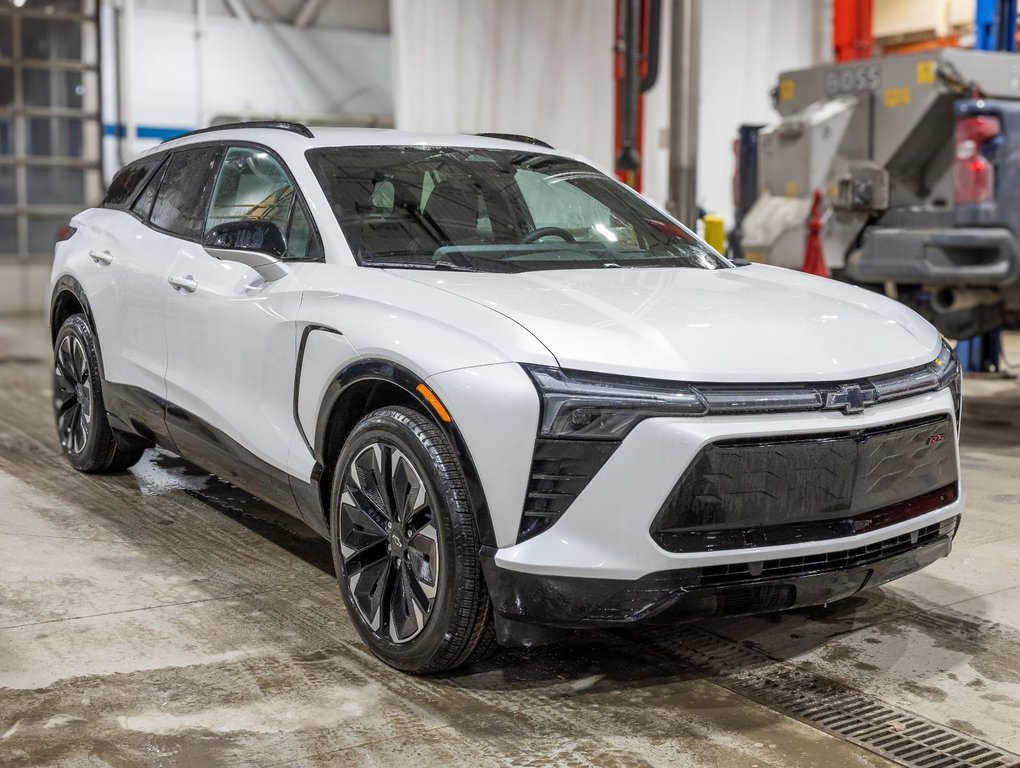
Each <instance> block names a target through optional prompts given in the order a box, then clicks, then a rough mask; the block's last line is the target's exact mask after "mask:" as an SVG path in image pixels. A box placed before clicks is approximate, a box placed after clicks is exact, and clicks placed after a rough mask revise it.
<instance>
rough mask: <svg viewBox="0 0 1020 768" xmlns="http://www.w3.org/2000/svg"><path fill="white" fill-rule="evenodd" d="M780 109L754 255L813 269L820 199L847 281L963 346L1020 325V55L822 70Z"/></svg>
mask: <svg viewBox="0 0 1020 768" xmlns="http://www.w3.org/2000/svg"><path fill="white" fill-rule="evenodd" d="M774 101H775V106H776V109H777V111H778V112H779V115H780V120H779V121H778V122H777V123H775V124H773V125H769V126H766V127H765V128H762V129H761V130H760V131H759V132H758V134H757V136H756V140H757V146H758V166H757V168H758V184H757V190H756V191H757V195H756V199H755V200H754V202H753V204H752V205H750V208H749V209H748V210H747V213H746V214H745V215H744V216H742V217H741V221H740V222H739V224H740V226H739V237H740V242H739V248H740V253H741V255H743V256H744V257H745V258H748V259H750V260H752V261H763V262H767V263H770V264H776V265H779V266H784V267H791V268H795V269H800V268H801V267H802V265H803V263H804V255H805V241H806V237H807V226H808V220H809V216H810V211H811V205H812V199H813V196H814V194H815V192H816V191H819V192H820V193H821V200H822V209H821V214H822V215H821V225H822V226H821V233H820V238H821V244H822V250H823V253H824V259H825V263H826V265H827V266H828V269H829V271H830V272H831V273H832V275H833V276H834V277H837V278H840V279H843V280H847V281H850V282H854V283H857V284H860V285H865V286H868V287H872V288H874V289H876V290H881V291H883V292H885V293H886V294H888V295H889V296H892V297H894V298H898V299H899V300H900V301H902V302H904V303H906V304H908V305H909V306H911V307H913V308H914V309H916V310H917V311H918V312H920V313H921V314H922V315H924V316H925V317H926V318H928V319H929V320H930V321H931V322H932V323H934V324H935V325H936V327H938V329H939V330H940V331H942V332H943V333H944V334H946V335H947V336H951V337H954V338H966V337H970V336H975V335H977V334H980V333H984V332H986V331H989V330H991V329H994V328H998V327H1000V326H1002V325H1003V324H1004V322H1005V320H1006V317H1007V315H1008V314H1010V313H1013V314H1014V315H1020V240H1018V237H1020V55H1018V54H1013V53H1005V52H993V51H981V50H967V49H961V48H943V49H937V50H931V51H925V52H922V53H913V54H907V55H899V56H885V57H878V58H872V59H863V60H856V61H851V62H844V63H836V64H828V65H823V66H817V67H813V68H810V69H802V70H796V71H791V72H785V73H783V74H781V75H780V77H779V83H778V85H777V87H776V89H775V92H774ZM746 202H747V201H744V203H745V204H746ZM739 203H740V201H738V207H740V206H739Z"/></svg>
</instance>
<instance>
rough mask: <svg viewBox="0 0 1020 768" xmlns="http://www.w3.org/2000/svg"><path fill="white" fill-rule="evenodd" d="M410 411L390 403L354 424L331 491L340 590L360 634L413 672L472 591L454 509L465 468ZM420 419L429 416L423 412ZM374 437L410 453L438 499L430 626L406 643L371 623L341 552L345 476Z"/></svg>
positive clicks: (434, 650) (433, 652)
mask: <svg viewBox="0 0 1020 768" xmlns="http://www.w3.org/2000/svg"><path fill="white" fill-rule="evenodd" d="M410 413H417V412H410V411H407V410H406V409H399V410H398V409H390V408H387V409H382V410H380V411H376V412H375V413H372V414H369V416H367V417H366V418H365V419H363V420H362V421H361V422H360V423H359V424H358V425H357V426H356V427H355V428H354V430H353V431H352V432H351V434H350V436H349V437H348V439H347V441H346V442H345V443H344V447H343V449H342V450H341V452H340V456H339V458H338V460H337V463H336V467H335V471H334V473H333V487H332V489H331V493H330V531H331V535H330V543H331V546H332V549H333V562H334V565H335V567H336V576H337V581H338V582H339V584H340V592H341V594H342V595H343V598H344V603H345V604H346V606H347V610H348V612H349V613H350V615H351V619H352V621H353V622H354V626H355V628H356V629H357V630H358V634H359V635H361V637H362V639H363V640H364V641H365V643H366V644H367V645H368V646H369V647H370V648H372V650H373V651H374V652H375V653H376V654H377V655H378V656H379V657H380V658H382V659H383V660H384V661H385V662H386V663H387V664H390V665H391V666H394V667H396V668H398V669H402V670H405V671H411V672H413V671H418V670H420V669H422V668H425V667H427V666H428V665H429V663H430V661H431V660H432V659H433V658H435V657H436V656H437V654H439V653H440V652H441V651H442V649H443V646H444V645H445V643H446V641H447V640H448V629H449V627H451V626H452V625H453V624H454V617H455V616H456V613H457V607H458V606H457V602H458V599H462V598H465V597H468V596H466V595H460V594H459V590H458V589H457V585H458V583H459V582H460V579H459V574H458V570H459V563H458V562H457V547H456V545H455V536H456V532H455V531H454V525H453V515H452V514H451V507H453V506H456V505H463V504H464V503H465V502H464V500H460V499H458V498H457V497H456V495H455V494H454V492H453V488H452V483H451V475H452V474H454V473H460V472H461V469H460V467H459V466H456V465H454V466H449V463H448V462H446V461H444V460H443V457H442V456H440V455H439V454H438V453H437V452H436V451H435V450H434V449H432V448H430V447H428V446H427V445H425V444H423V443H422V441H421V440H420V439H419V436H418V434H419V433H417V432H416V431H415V430H414V429H413V428H412V427H411V426H409V423H408V422H410V420H411V419H410V418H408V414H410ZM421 418H427V417H425V416H423V415H422V416H421ZM374 442H386V443H389V444H391V445H393V446H394V447H396V448H397V449H398V450H400V451H401V452H402V453H404V455H405V456H407V457H408V458H410V459H411V460H412V461H413V462H414V463H415V468H416V469H417V470H418V473H419V474H420V475H421V478H422V481H423V482H424V483H425V485H426V489H427V491H428V493H429V494H430V496H431V498H432V499H433V500H434V505H433V506H434V509H433V524H434V525H435V527H436V533H437V538H438V545H439V553H440V567H439V583H438V585H437V589H436V598H435V602H434V604H433V607H432V612H431V613H430V614H429V617H428V620H427V621H426V623H425V627H424V628H423V629H422V631H421V632H420V633H419V634H418V635H417V636H416V637H415V638H414V639H412V640H410V641H409V642H406V643H394V642H393V641H392V640H390V639H389V638H388V637H380V636H379V635H377V634H376V633H375V632H373V631H372V629H371V628H370V627H369V626H367V624H366V623H365V621H364V619H363V618H362V616H361V612H360V610H359V609H358V607H357V605H356V604H355V602H354V599H353V598H352V596H351V594H350V589H349V586H348V583H347V578H346V575H345V573H344V564H343V559H342V557H341V555H340V548H339V525H340V520H339V504H338V501H339V497H340V494H341V490H342V487H343V483H344V478H345V476H346V473H347V471H348V469H349V464H350V462H351V461H352V459H353V458H354V457H355V456H357V455H358V453H360V452H361V450H362V449H364V448H365V446H367V445H369V444H371V443H374Z"/></svg>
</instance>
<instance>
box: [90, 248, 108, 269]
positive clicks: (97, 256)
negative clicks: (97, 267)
mask: <svg viewBox="0 0 1020 768" xmlns="http://www.w3.org/2000/svg"><path fill="white" fill-rule="evenodd" d="M89 258H90V259H92V261H94V262H96V264H103V265H105V266H109V265H110V264H112V263H113V256H111V255H110V252H109V251H89Z"/></svg>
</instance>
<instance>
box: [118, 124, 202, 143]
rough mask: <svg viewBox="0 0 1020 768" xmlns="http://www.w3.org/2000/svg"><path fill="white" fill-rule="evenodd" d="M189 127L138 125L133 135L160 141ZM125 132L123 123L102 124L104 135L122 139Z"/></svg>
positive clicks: (183, 131)
mask: <svg viewBox="0 0 1020 768" xmlns="http://www.w3.org/2000/svg"><path fill="white" fill-rule="evenodd" d="M190 130H191V128H171V127H167V126H161V125H139V126H138V127H137V128H135V136H137V137H138V138H139V139H158V140H160V141H166V140H167V139H172V138H174V137H175V136H180V135H181V134H182V133H187V132H188V131H190ZM126 133H127V129H126V128H125V127H124V125H123V124H117V123H106V124H105V125H103V135H104V136H114V137H116V138H119V139H122V138H124V135H125V134H126Z"/></svg>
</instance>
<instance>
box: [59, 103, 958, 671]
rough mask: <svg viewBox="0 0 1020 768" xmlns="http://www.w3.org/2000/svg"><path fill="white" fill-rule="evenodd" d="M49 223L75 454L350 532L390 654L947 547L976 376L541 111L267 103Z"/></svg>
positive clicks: (498, 637) (784, 593)
mask: <svg viewBox="0 0 1020 768" xmlns="http://www.w3.org/2000/svg"><path fill="white" fill-rule="evenodd" d="M71 224H72V228H73V229H72V231H71V233H70V234H69V236H68V238H67V239H65V240H64V241H63V242H60V243H59V244H58V245H57V248H56V258H55V263H54V269H53V281H52V304H51V326H52V332H53V342H54V349H55V367H54V406H55V410H56V420H57V426H58V430H59V435H60V439H61V442H62V444H63V448H64V451H65V453H66V454H67V458H68V460H69V461H70V463H71V464H72V465H73V466H74V467H75V468H77V469H79V470H82V471H86V472H102V471H115V470H123V469H125V468H126V467H128V466H130V465H131V464H133V463H134V462H135V461H137V460H138V458H139V456H140V455H141V452H142V451H143V450H144V449H145V448H146V447H148V446H152V445H159V446H162V447H164V448H166V449H169V450H171V451H175V452H177V453H179V454H181V455H183V456H185V457H186V458H188V459H190V460H191V461H193V462H195V463H196V464H198V465H200V466H202V467H204V468H205V469H207V470H209V471H211V472H214V473H217V474H219V475H221V476H222V477H224V478H226V479H227V480H229V481H230V482H233V483H236V484H237V485H238V486H241V487H243V488H245V489H246V490H248V491H250V492H251V493H252V494H254V495H256V496H259V497H261V498H263V499H265V500H266V501H268V502H271V503H273V504H275V505H277V506H279V507H280V508H282V509H285V510H287V511H289V512H292V513H293V514H295V515H297V516H299V517H300V518H301V519H303V520H304V521H305V522H306V523H308V525H310V526H312V527H313V528H314V529H316V530H317V531H319V532H321V533H322V535H323V536H325V537H327V538H328V539H329V540H330V542H332V546H333V556H334V559H335V563H336V573H337V577H338V580H339V584H340V588H341V591H342V593H343V597H344V600H345V601H346V604H347V608H348V610H349V612H350V615H351V617H352V619H353V621H354V623H355V625H356V626H357V628H358V631H359V632H360V633H361V635H362V637H363V638H364V639H365V642H366V643H367V644H368V645H369V646H370V647H371V648H372V650H373V651H374V652H375V653H376V654H377V655H378V656H379V657H380V658H382V659H383V660H384V661H386V662H387V663H389V664H391V665H393V666H395V667H398V668H400V669H403V670H407V671H410V672H433V671H439V670H446V669H451V668H453V667H456V666H458V665H461V664H464V663H467V662H470V661H472V660H475V659H478V658H480V657H482V656H484V655H485V654H486V653H488V652H489V651H491V650H492V648H494V646H495V644H496V642H497V641H498V642H500V643H503V644H518V645H521V644H523V645H529V644H536V643H541V642H548V641H550V640H552V639H554V638H555V637H556V636H557V634H558V633H562V631H563V630H572V629H577V628H583V627H613V626H623V625H629V624H632V623H635V622H639V621H652V622H665V621H676V620H678V619H684V618H691V617H698V616H710V615H725V614H740V613H748V612H758V611H771V610H781V609H785V608H790V607H793V606H800V605H808V604H816V603H828V602H832V601H833V600H837V599H840V598H843V597H846V596H848V595H852V594H854V593H856V592H857V591H859V590H860V589H862V588H864V587H872V586H875V585H877V584H881V583H883V582H885V581H888V580H889V579H893V578H896V577H898V576H902V575H903V574H906V573H909V572H911V571H914V570H916V569H918V568H921V567H923V566H925V565H927V564H929V563H931V562H932V561H934V560H936V559H937V558H939V557H942V556H943V555H946V554H947V553H948V552H949V549H950V545H951V542H952V539H953V536H954V535H955V533H956V528H957V525H958V522H959V516H960V512H961V508H962V503H963V494H962V491H961V489H960V482H959V462H958V458H957V444H958V426H959V416H960V378H959V367H958V365H957V363H956V359H955V357H954V355H953V353H952V350H951V349H950V348H949V347H948V346H947V345H946V344H945V343H944V341H943V340H942V339H941V337H940V336H939V335H938V333H937V332H936V331H935V330H934V329H933V328H932V326H930V325H929V324H928V323H927V322H925V321H924V320H922V319H921V318H920V317H919V316H918V315H916V314H914V313H913V312H912V311H910V310H909V309H907V308H905V307H903V306H902V305H900V304H897V303H895V302H893V301H890V300H888V299H886V298H884V297H882V296H880V295H878V294H875V293H869V292H867V291H864V290H861V289H859V288H854V287H850V286H848V285H844V284H842V283H839V282H837V281H834V280H825V279H821V278H816V277H811V276H808V275H804V274H799V273H796V272H791V271H787V270H781V269H776V268H771V267H767V266H760V265H744V266H737V265H735V264H733V263H731V262H729V261H727V260H726V259H724V258H722V257H721V256H720V255H719V254H717V253H716V252H714V251H713V250H712V249H711V248H710V247H708V246H707V245H706V244H705V243H703V242H702V241H701V240H699V239H698V238H697V237H696V236H694V235H693V234H691V232H690V231H689V230H687V229H685V228H684V227H683V226H682V225H681V224H680V223H679V222H677V221H676V220H675V219H673V218H671V217H670V216H669V215H668V214H666V213H664V212H663V211H662V210H660V209H659V208H657V207H656V206H654V205H652V204H651V203H649V202H648V201H646V200H645V199H643V198H642V197H640V196H639V195H637V194H635V193H634V192H632V191H631V190H630V189H628V188H627V187H625V186H624V185H622V184H620V183H619V182H617V181H615V180H614V179H612V178H609V177H607V176H605V175H603V174H602V173H599V172H598V171H596V170H594V169H593V168H591V167H590V166H589V165H587V164H585V163H584V162H582V161H581V160H578V159H575V158H571V157H569V156H567V155H564V154H561V153H559V152H556V151H554V150H552V149H551V148H550V147H548V146H546V145H544V144H542V143H541V142H537V141H534V140H529V139H526V138H525V137H500V136H492V135H489V136H425V135H414V134H405V133H397V132H393V131H384V130H355V129H339V128H321V129H320V128H316V129H314V132H313V131H311V130H309V129H307V128H306V127H304V126H300V125H295V124H290V123H268V124H247V125H241V126H224V127H221V128H217V129H208V130H204V131H197V132H195V133H193V134H189V135H187V136H184V137H181V138H179V139H175V140H173V141H170V142H167V143H165V144H163V145H161V146H159V147H157V148H156V149H155V150H153V151H152V152H150V153H148V154H147V155H145V156H144V157H142V158H141V159H139V160H137V161H135V162H133V163H131V164H130V165H128V166H127V167H126V168H125V169H124V170H122V171H121V172H120V173H119V174H118V175H117V177H116V178H115V179H114V181H113V184H112V185H111V187H110V190H109V193H108V194H107V196H106V199H105V200H104V201H103V203H102V205H101V206H100V207H98V208H94V209H90V210H87V211H84V212H82V213H81V214H79V215H78V216H76V217H75V218H74V219H73V221H72V222H71Z"/></svg>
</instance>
